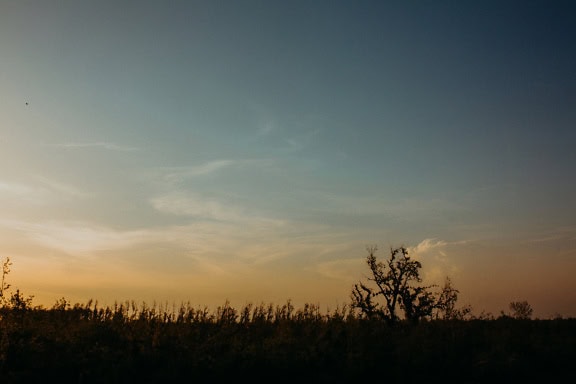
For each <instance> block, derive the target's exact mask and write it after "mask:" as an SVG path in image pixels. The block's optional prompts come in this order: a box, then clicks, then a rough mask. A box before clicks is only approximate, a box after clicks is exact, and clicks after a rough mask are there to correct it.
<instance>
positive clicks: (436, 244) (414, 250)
mask: <svg viewBox="0 0 576 384" xmlns="http://www.w3.org/2000/svg"><path fill="white" fill-rule="evenodd" d="M446 245H448V243H447V242H445V241H442V240H436V239H424V240H422V241H421V242H420V243H419V244H418V245H416V246H415V247H408V253H409V255H411V256H412V255H414V256H423V255H425V254H429V253H431V252H432V251H436V253H437V254H439V255H444V256H445V255H446V254H445V253H444V252H443V248H444V247H445V246H446Z"/></svg>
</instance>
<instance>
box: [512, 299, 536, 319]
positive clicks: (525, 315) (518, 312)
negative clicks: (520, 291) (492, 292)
mask: <svg viewBox="0 0 576 384" xmlns="http://www.w3.org/2000/svg"><path fill="white" fill-rule="evenodd" d="M510 310H511V311H512V317H513V318H515V319H523V320H528V319H530V318H531V317H532V312H533V310H532V307H531V306H530V304H528V302H527V301H526V300H524V301H513V302H511V303H510Z"/></svg>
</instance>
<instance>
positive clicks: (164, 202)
mask: <svg viewBox="0 0 576 384" xmlns="http://www.w3.org/2000/svg"><path fill="white" fill-rule="evenodd" d="M150 204H151V205H152V207H153V208H154V209H155V210H157V211H159V212H162V213H167V214H171V215H177V216H191V217H195V218H200V219H210V220H219V221H240V220H242V219H243V218H244V216H243V212H242V209H241V208H239V207H236V206H232V205H228V204H224V203H222V202H219V201H217V200H215V199H208V198H203V197H201V196H199V195H196V194H193V193H185V192H174V193H169V194H166V195H162V196H159V197H155V198H152V199H150Z"/></svg>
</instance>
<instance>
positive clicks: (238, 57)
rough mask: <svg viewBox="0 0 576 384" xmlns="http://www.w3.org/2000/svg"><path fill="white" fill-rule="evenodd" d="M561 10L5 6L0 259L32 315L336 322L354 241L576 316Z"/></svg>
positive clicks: (335, 0)
mask: <svg viewBox="0 0 576 384" xmlns="http://www.w3.org/2000/svg"><path fill="white" fill-rule="evenodd" d="M575 17H576V5H575V4H574V2H571V1H479V2H472V1H470V2H464V1H443V0H439V1H364V0H360V1H340V0H330V1H328V0H315V1H299V0H295V1H276V0H268V1H263V0H262V1H253V0H243V1H179V0H174V1H146V0H139V1H130V0H125V1H111V0H100V1H71V0H70V1H66V0H60V1H56V0H41V1H40V0H36V1H32V0H0V258H2V259H3V260H5V259H6V258H7V257H9V258H10V260H11V261H12V263H13V265H12V270H11V272H10V275H9V282H11V283H12V285H13V288H19V289H20V290H21V291H22V292H23V293H24V294H29V295H34V303H35V304H42V305H46V306H50V305H52V304H53V303H55V302H56V300H58V299H59V298H61V297H65V298H66V299H68V300H70V301H72V302H81V303H85V302H87V301H88V300H89V299H95V300H98V301H99V302H100V303H113V302H114V301H125V300H135V301H136V302H140V301H145V302H147V303H152V302H159V303H161V302H170V303H181V302H187V301H189V302H190V303H192V304H193V305H199V306H202V305H206V306H218V305H222V304H224V303H225V301H226V300H228V301H229V302H230V303H231V304H232V305H233V306H237V307H241V306H243V305H246V304H248V303H254V304H258V303H275V304H283V303H286V301H287V300H290V301H291V302H292V303H293V304H295V305H296V306H299V305H302V304H304V303H312V304H318V305H320V306H321V307H322V308H332V309H334V308H336V307H339V306H343V305H345V304H348V303H350V293H351V290H352V287H353V285H354V284H355V283H357V282H359V281H365V278H366V277H367V276H368V275H369V269H368V267H367V265H366V264H365V259H366V256H367V252H366V247H368V246H372V245H376V246H377V247H378V249H379V251H378V253H377V256H378V257H379V258H381V259H385V258H386V257H387V256H388V255H389V251H390V248H391V247H397V246H406V247H408V248H409V250H410V252H411V254H412V255H413V256H414V257H416V258H418V259H419V260H420V261H421V262H422V266H423V267H422V270H421V272H422V276H423V277H424V279H425V281H426V282H430V283H438V284H442V283H443V281H444V278H445V277H446V276H448V277H450V278H451V279H452V282H453V285H454V286H455V287H456V288H457V289H459V290H460V297H459V304H460V305H466V304H468V305H471V306H472V308H473V311H474V313H476V314H480V313H481V312H485V313H486V312H487V313H492V314H494V315H498V314H500V312H501V311H505V312H506V311H508V310H509V308H508V304H509V303H510V302H512V301H523V300H526V301H528V302H529V303H530V305H531V306H532V308H533V309H534V315H535V316H537V317H540V318H550V317H554V316H558V315H561V316H565V317H569V316H570V317H573V316H576V279H574V273H575V272H576V199H575V196H576V176H575V175H576V151H575V150H574V147H575V143H576V130H575V128H576V108H575V107H576V23H574V18H575Z"/></svg>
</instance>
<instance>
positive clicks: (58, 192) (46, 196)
mask: <svg viewBox="0 0 576 384" xmlns="http://www.w3.org/2000/svg"><path fill="white" fill-rule="evenodd" d="M87 196H89V194H88V193H86V192H84V191H82V190H80V189H78V188H76V187H75V186H73V185H70V184H66V183H62V182H60V181H56V180H52V179H49V178H47V177H44V176H34V177H33V180H32V181H31V182H28V183H21V182H14V181H7V180H0V198H2V197H4V198H9V199H11V201H14V199H17V200H22V201H26V202H28V203H33V204H34V205H42V204H47V203H50V202H54V201H57V200H59V199H62V198H63V197H66V198H70V197H74V198H83V197H87Z"/></svg>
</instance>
